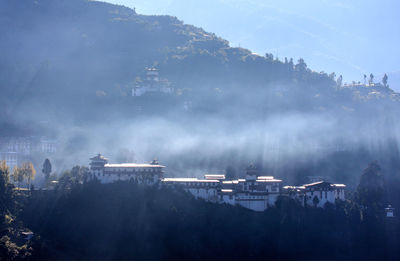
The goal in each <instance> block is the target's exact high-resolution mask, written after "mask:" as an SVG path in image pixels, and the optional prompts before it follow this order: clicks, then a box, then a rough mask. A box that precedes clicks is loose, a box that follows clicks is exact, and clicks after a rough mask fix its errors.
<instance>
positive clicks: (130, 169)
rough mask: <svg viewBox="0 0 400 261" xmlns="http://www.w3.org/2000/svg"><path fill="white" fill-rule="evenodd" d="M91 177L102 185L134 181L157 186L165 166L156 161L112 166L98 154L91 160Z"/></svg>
mask: <svg viewBox="0 0 400 261" xmlns="http://www.w3.org/2000/svg"><path fill="white" fill-rule="evenodd" d="M90 160H91V162H90V175H91V178H92V179H97V180H99V181H100V182H101V183H103V184H104V183H112V182H115V181H134V182H137V183H139V184H148V185H152V184H156V183H158V182H159V181H160V179H161V178H162V175H163V172H164V171H163V169H164V168H165V166H163V165H160V164H159V163H158V162H157V161H156V160H153V161H152V162H150V163H147V164H146V163H144V164H139V163H120V164H110V163H108V159H107V158H105V157H104V156H102V155H101V154H98V155H97V156H95V157H93V158H91V159H90Z"/></svg>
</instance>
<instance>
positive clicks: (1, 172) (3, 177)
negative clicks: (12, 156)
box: [0, 160, 10, 213]
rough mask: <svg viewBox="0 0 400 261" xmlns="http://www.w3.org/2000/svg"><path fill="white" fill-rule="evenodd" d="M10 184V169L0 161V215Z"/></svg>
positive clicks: (5, 203) (5, 202)
mask: <svg viewBox="0 0 400 261" xmlns="http://www.w3.org/2000/svg"><path fill="white" fill-rule="evenodd" d="M9 182H10V169H9V168H8V166H7V164H6V162H5V161H4V160H2V161H0V210H1V212H0V213H3V211H4V209H3V207H5V206H6V205H7V199H8V197H7V195H8V184H9Z"/></svg>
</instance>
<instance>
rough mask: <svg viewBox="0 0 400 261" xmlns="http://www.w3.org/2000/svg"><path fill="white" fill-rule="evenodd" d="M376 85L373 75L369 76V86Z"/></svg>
mask: <svg viewBox="0 0 400 261" xmlns="http://www.w3.org/2000/svg"><path fill="white" fill-rule="evenodd" d="M373 83H374V75H373V74H372V73H371V74H370V75H369V84H370V85H371V84H373Z"/></svg>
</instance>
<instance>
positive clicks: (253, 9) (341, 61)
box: [107, 0, 400, 91]
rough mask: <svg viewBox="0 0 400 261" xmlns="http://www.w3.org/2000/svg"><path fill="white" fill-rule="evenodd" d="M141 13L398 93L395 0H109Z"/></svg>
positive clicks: (398, 8) (399, 9) (398, 12)
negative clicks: (385, 77) (370, 78)
mask: <svg viewBox="0 0 400 261" xmlns="http://www.w3.org/2000/svg"><path fill="white" fill-rule="evenodd" d="M107 2H110V3H116V4H121V5H125V6H128V7H132V8H133V7H135V8H136V11H137V12H138V13H140V14H168V15H173V16H176V17H178V18H179V19H181V20H183V21H184V22H185V23H188V24H193V25H195V26H198V27H202V28H204V29H205V30H206V31H210V32H213V33H216V34H217V35H219V36H221V37H223V38H225V39H226V40H228V41H229V42H230V44H231V46H239V45H240V46H241V47H245V48H248V49H250V50H252V51H253V52H256V53H259V54H262V55H263V54H265V53H266V52H270V53H273V54H274V55H278V57H279V58H281V59H283V58H284V57H285V56H287V57H293V58H294V59H295V60H297V59H298V58H299V57H302V58H304V59H305V61H306V63H307V64H308V65H309V67H311V68H312V69H314V70H316V71H325V72H328V73H330V72H332V71H334V72H336V74H338V75H339V74H343V76H344V79H345V81H348V82H351V81H352V80H355V81H361V80H362V78H363V74H364V73H365V74H368V75H369V73H371V72H372V73H374V75H376V78H379V79H380V78H381V75H382V74H383V73H385V72H387V73H389V84H390V85H391V87H392V88H394V89H396V90H397V91H400V60H399V58H400V1H398V0H381V1H372V0H353V1H338V0H303V1H297V0H280V1H277V0H274V1H268V0H202V1H200V0H107Z"/></svg>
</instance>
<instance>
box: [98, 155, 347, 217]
mask: <svg viewBox="0 0 400 261" xmlns="http://www.w3.org/2000/svg"><path fill="white" fill-rule="evenodd" d="M90 160H91V162H90V175H91V178H92V179H97V180H99V181H100V182H101V183H112V182H116V181H134V182H137V183H139V184H147V185H153V184H157V183H159V182H160V185H162V186H166V187H173V188H182V189H183V190H185V191H187V192H189V193H190V194H192V195H193V196H194V197H195V198H200V199H204V200H206V201H209V202H214V203H225V204H230V205H237V206H242V207H244V208H247V209H251V210H254V211H264V210H266V209H268V208H269V207H271V206H274V205H275V203H276V201H277V200H278V198H279V197H280V196H286V197H291V198H294V199H296V200H298V201H299V202H300V203H301V204H302V205H303V206H306V205H307V206H308V205H309V206H316V207H324V205H325V204H326V203H332V204H335V203H336V201H338V200H345V193H344V189H345V187H346V185H344V184H332V183H329V182H326V181H318V182H314V183H311V184H306V185H303V186H285V187H282V180H280V179H276V178H274V177H273V176H260V175H259V172H258V170H257V168H256V167H255V166H254V165H250V166H249V167H248V168H247V169H246V178H245V179H234V180H226V179H225V175H224V174H205V175H204V178H203V179H199V178H168V177H166V178H164V177H163V174H164V171H163V169H164V168H165V166H163V165H160V164H159V163H158V162H157V161H156V160H153V161H152V162H151V163H148V164H138V163H121V164H109V163H108V159H107V158H105V157H103V156H102V155H101V154H98V155H97V156H95V157H93V158H91V159H90Z"/></svg>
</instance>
